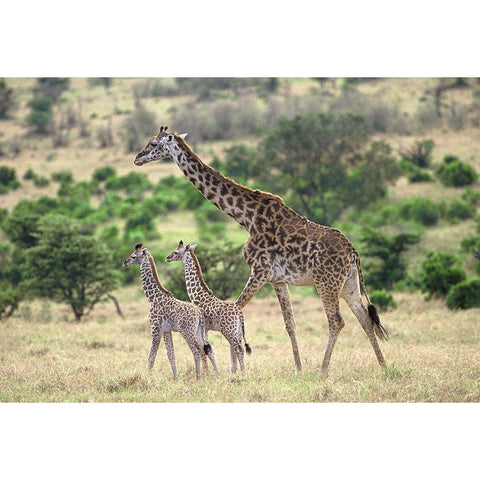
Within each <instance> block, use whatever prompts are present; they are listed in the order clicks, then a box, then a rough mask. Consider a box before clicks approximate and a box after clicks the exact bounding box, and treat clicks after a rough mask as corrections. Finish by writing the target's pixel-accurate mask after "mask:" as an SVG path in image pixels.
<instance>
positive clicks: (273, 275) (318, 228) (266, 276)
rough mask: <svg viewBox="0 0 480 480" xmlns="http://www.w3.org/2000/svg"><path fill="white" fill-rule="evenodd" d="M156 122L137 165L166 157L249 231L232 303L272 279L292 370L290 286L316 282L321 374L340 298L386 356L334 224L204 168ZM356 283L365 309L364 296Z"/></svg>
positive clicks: (354, 256) (241, 302)
mask: <svg viewBox="0 0 480 480" xmlns="http://www.w3.org/2000/svg"><path fill="white" fill-rule="evenodd" d="M167 130H168V129H167V127H161V128H160V132H159V133H158V135H156V136H154V137H153V138H152V139H151V140H150V141H149V142H148V143H147V145H146V146H145V147H144V148H143V150H142V151H141V152H139V153H138V154H137V156H136V158H135V161H134V163H135V165H138V166H141V165H144V164H146V163H149V162H152V161H155V160H160V159H163V158H165V157H171V158H172V159H173V160H174V162H175V163H176V164H177V165H178V167H179V168H180V170H181V171H182V172H183V173H184V175H185V176H186V177H187V178H188V179H189V180H190V181H191V182H192V183H193V185H194V186H195V187H196V188H197V189H198V190H199V191H200V192H201V193H202V194H203V195H204V196H205V198H207V199H208V200H209V201H210V202H211V203H213V204H214V205H215V206H216V207H217V208H219V209H220V210H222V211H223V212H225V213H226V214H227V215H229V216H230V217H232V218H233V219H234V220H235V221H237V222H238V223H239V224H240V225H242V227H243V228H245V230H247V231H248V233H249V238H248V241H247V243H246V244H245V246H244V247H243V255H244V258H245V260H246V262H247V263H248V265H249V266H250V277H249V279H248V281H247V284H246V285H245V287H244V289H243V291H242V293H241V294H240V296H239V298H238V299H237V301H236V303H237V305H238V306H239V307H240V308H243V307H244V306H245V305H246V304H247V303H248V302H249V301H250V300H251V299H252V298H253V297H254V296H255V294H256V293H257V292H258V291H259V290H260V288H261V287H262V285H264V284H265V283H267V282H269V283H271V284H272V286H273V288H274V290H275V293H276V295H277V297H278V300H279V303H280V307H281V309H282V313H283V317H284V321H285V327H286V330H287V332H288V334H289V336H290V341H291V344H292V351H293V356H294V359H295V366H296V370H297V372H300V371H301V369H302V363H301V359H300V354H299V349H298V343H297V336H296V324H295V318H294V315H293V310H292V306H291V302H290V295H289V292H288V284H289V283H290V284H292V285H301V286H304V285H311V284H314V285H315V287H316V290H317V292H318V294H319V295H320V297H321V298H322V301H323V304H324V307H325V312H326V315H327V319H328V330H329V333H328V343H327V347H326V350H325V354H324V358H323V362H322V371H325V370H326V369H327V368H328V365H329V363H330V357H331V354H332V350H333V347H334V345H335V342H336V340H337V337H338V335H339V333H340V331H341V329H342V328H343V326H344V321H343V319H342V316H341V315H340V309H339V299H340V298H343V299H344V300H345V301H346V303H347V304H348V305H349V307H350V308H351V310H352V311H353V313H354V314H355V316H356V317H357V319H358V320H359V322H360V324H361V326H362V328H363V329H364V331H365V333H366V334H367V336H368V338H369V340H370V343H371V345H372V347H373V350H374V352H375V354H376V357H377V360H378V362H379V364H380V365H381V366H385V360H384V358H383V355H382V352H381V350H380V347H379V345H378V342H377V338H376V337H379V338H382V339H386V338H388V334H387V332H386V330H385V329H384V327H383V326H382V325H381V323H380V319H379V317H378V314H377V312H376V309H375V306H374V305H373V304H372V303H371V302H370V299H369V298H368V293H367V290H366V287H365V282H364V281H363V274H362V270H361V268H360V256H359V254H358V252H357V251H356V250H355V248H354V247H353V245H352V244H351V243H350V241H349V240H348V239H347V238H346V237H345V236H344V235H343V234H342V232H340V231H339V230H337V229H335V228H330V227H327V226H323V225H318V224H316V223H314V222H311V221H309V220H308V219H306V218H305V217H303V216H301V215H299V214H298V213H297V212H295V211H294V210H292V209H291V208H290V207H288V206H287V205H286V204H285V202H284V201H283V200H282V199H281V198H280V197H278V196H276V195H272V194H271V193H266V192H261V191H259V190H253V189H251V188H248V187H245V186H243V185H240V184H238V183H236V182H235V181H233V180H231V179H229V178H227V177H225V176H224V175H222V174H221V173H220V172H218V171H217V170H215V169H213V168H212V167H210V166H209V165H206V164H205V163H204V162H202V160H201V159H200V157H199V156H198V155H197V154H196V153H195V152H193V151H192V149H191V148H190V147H189V146H188V145H187V144H186V142H185V140H184V137H185V135H178V134H175V133H169V132H168V131H167ZM360 282H361V287H362V289H363V292H364V294H365V297H366V299H367V302H368V308H367V307H365V305H364V303H363V301H362V294H361V290H360Z"/></svg>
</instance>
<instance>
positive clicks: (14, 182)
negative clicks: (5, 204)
mask: <svg viewBox="0 0 480 480" xmlns="http://www.w3.org/2000/svg"><path fill="white" fill-rule="evenodd" d="M18 187H20V182H19V181H18V179H17V172H16V170H15V169H14V168H10V167H6V166H4V165H2V166H1V167H0V193H6V192H7V191H8V190H14V189H16V188H18Z"/></svg>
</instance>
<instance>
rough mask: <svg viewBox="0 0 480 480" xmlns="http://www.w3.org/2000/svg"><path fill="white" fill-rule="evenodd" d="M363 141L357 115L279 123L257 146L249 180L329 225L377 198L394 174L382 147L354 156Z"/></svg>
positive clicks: (395, 169) (314, 116) (361, 122)
mask: <svg viewBox="0 0 480 480" xmlns="http://www.w3.org/2000/svg"><path fill="white" fill-rule="evenodd" d="M367 140H368V133H367V129H366V126H365V122H364V120H363V118H362V117H359V116H354V115H349V114H347V115H339V116H335V115H331V114H330V115H324V114H309V115H305V116H297V117H295V118H294V119H293V120H287V119H281V120H280V121H279V123H278V126H277V127H276V128H274V129H272V130H271V131H269V132H268V133H267V135H266V137H265V139H264V140H263V142H261V144H260V159H259V161H258V164H257V167H256V169H255V171H256V172H257V173H256V175H257V176H256V178H255V180H258V182H259V183H260V185H262V187H263V189H265V190H268V191H271V192H274V193H279V194H282V195H284V196H285V197H286V200H287V203H289V205H290V206H292V207H293V208H294V209H296V210H297V211H299V212H301V213H303V214H304V215H305V216H307V217H308V218H311V219H312V220H314V221H317V222H319V223H322V224H326V225H330V224H332V223H333V222H334V220H336V219H337V218H338V217H339V215H340V214H341V213H342V212H343V211H344V210H345V209H346V208H348V207H353V208H363V207H364V206H365V205H367V204H368V203H370V202H372V201H374V200H377V199H379V198H381V197H383V196H384V195H385V193H386V186H387V184H388V183H389V182H393V181H394V180H395V179H396V178H397V177H398V175H399V174H400V170H399V168H398V165H397V163H396V161H395V160H394V159H393V158H392V157H391V156H390V153H391V149H390V147H389V146H388V145H387V144H385V143H382V142H374V143H372V144H371V145H370V147H369V148H368V149H367V150H366V151H364V153H360V152H361V151H362V148H363V147H365V144H366V142H367ZM285 193H287V195H285Z"/></svg>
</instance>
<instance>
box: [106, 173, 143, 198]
mask: <svg viewBox="0 0 480 480" xmlns="http://www.w3.org/2000/svg"><path fill="white" fill-rule="evenodd" d="M105 188H106V189H107V190H113V191H119V190H123V191H124V192H125V193H127V194H131V193H143V192H144V191H146V190H151V189H152V183H151V182H150V180H149V179H148V176H147V175H146V174H144V173H140V172H130V173H127V174H126V175H123V176H121V177H118V176H117V175H111V176H109V177H107V179H106V180H105Z"/></svg>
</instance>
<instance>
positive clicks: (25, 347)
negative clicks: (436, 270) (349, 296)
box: [0, 286, 480, 403]
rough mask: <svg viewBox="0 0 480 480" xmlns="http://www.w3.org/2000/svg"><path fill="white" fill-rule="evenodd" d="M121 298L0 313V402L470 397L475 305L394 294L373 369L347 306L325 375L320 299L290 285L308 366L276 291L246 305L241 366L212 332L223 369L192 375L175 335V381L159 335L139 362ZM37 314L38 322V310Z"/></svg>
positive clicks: (136, 333)
mask: <svg viewBox="0 0 480 480" xmlns="http://www.w3.org/2000/svg"><path fill="white" fill-rule="evenodd" d="M119 297H120V298H121V299H122V305H123V306H124V314H125V317H126V318H125V319H121V318H120V317H118V316H117V315H116V314H115V313H114V312H113V311H112V307H111V305H110V304H105V305H103V306H101V307H98V308H97V309H96V310H95V312H94V313H93V314H92V315H91V316H90V317H89V319H88V320H87V321H85V322H83V323H81V324H74V323H71V322H65V321H64V320H63V319H62V316H64V315H65V314H66V313H67V312H65V311H64V310H65V309H64V307H59V306H52V307H51V312H50V315H49V316H50V317H51V319H50V320H48V319H45V318H44V317H45V314H44V315H43V317H42V314H41V311H42V305H41V304H40V303H39V302H35V303H34V304H33V305H32V307H31V308H32V319H31V320H28V321H27V320H24V319H19V318H14V319H12V320H9V321H7V322H4V323H2V325H1V329H2V336H1V340H0V351H1V353H0V360H1V366H0V401H2V402H256V403H258V402H478V401H480V351H479V349H478V343H479V340H480V338H479V336H480V332H479V329H478V327H477V322H478V317H479V314H480V312H479V311H478V310H470V311H461V312H453V313H452V312H448V311H447V310H446V308H445V307H444V305H442V303H441V302H440V301H431V302H428V303H427V304H424V302H423V300H422V299H421V298H420V297H418V296H415V295H412V294H399V295H397V296H396V297H395V298H396V300H397V302H398V308H397V309H396V310H395V311H392V312H388V313H385V314H383V315H382V322H383V323H384V324H385V326H386V327H387V328H389V330H390V333H391V340H390V341H389V342H388V343H385V342H384V343H382V344H381V348H382V350H383V352H384V355H385V358H386V360H387V364H388V366H387V368H386V369H385V370H382V369H380V368H379V366H378V364H377V362H376V359H375V356H374V353H373V350H372V348H371V346H370V344H369V342H368V339H367V338H366V336H365V334H364V333H363V331H362V330H361V328H360V326H359V324H358V321H357V320H356V319H355V317H353V314H351V313H350V312H349V311H348V310H347V308H344V307H345V305H344V304H343V305H342V313H343V314H344V316H345V319H346V326H345V328H344V330H343V332H342V334H341V336H340V338H339V340H338V343H337V346H336V348H335V350H334V354H333V356H332V362H331V365H330V370H329V373H328V375H326V376H324V375H322V374H321V373H320V370H319V368H320V364H321V361H322V358H323V352H324V348H325V345H326V340H327V334H328V331H327V322H326V317H325V313H324V312H323V308H322V305H321V302H320V300H319V299H318V298H316V297H313V296H301V295H299V294H295V295H294V296H293V307H294V310H295V313H296V319H297V335H298V341H299V345H300V352H301V358H302V361H303V367H304V372H303V374H302V375H296V374H295V373H294V363H293V356H292V353H291V347H290V341H289V339H288V335H287V334H286V332H285V327H284V324H283V320H282V317H281V313H280V309H279V306H278V304H277V301H276V299H275V298H272V297H267V298H261V299H254V300H253V301H252V302H251V303H250V304H249V305H248V306H247V307H245V316H246V335H247V340H248V342H249V343H250V345H251V347H252V350H253V351H252V354H251V356H249V357H246V375H245V376H242V375H241V374H239V373H238V374H235V375H232V374H230V373H229V370H228V367H229V347H228V343H227V342H226V340H225V339H224V338H223V337H222V336H221V335H220V334H218V333H217V332H210V340H211V343H212V345H213V347H214V349H215V355H216V359H217V363H218V366H219V369H220V376H219V377H218V378H217V377H215V375H214V374H213V371H212V369H211V368H210V369H209V370H210V371H209V375H208V376H207V377H205V378H203V379H201V380H200V381H196V380H195V370H194V365H193V358H192V355H191V353H190V351H189V349H188V347H187V345H186V343H185V341H184V340H183V338H180V336H179V335H178V334H175V335H174V344H175V350H176V358H177V369H178V372H179V379H178V380H177V381H176V382H174V381H173V380H172V376H171V369H170V364H169V362H168V360H167V357H166V352H165V348H164V345H163V343H162V344H161V345H160V348H159V351H158V355H157V360H156V363H155V367H154V370H153V371H152V372H151V373H148V372H147V368H146V366H147V356H148V352H149V349H150V333H149V327H148V322H147V319H146V314H147V304H146V300H145V299H144V298H142V297H143V292H141V289H140V287H138V286H137V287H131V288H128V289H125V290H123V291H122V292H121V295H119ZM35 318H40V320H39V321H37V320H34V319H35Z"/></svg>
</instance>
